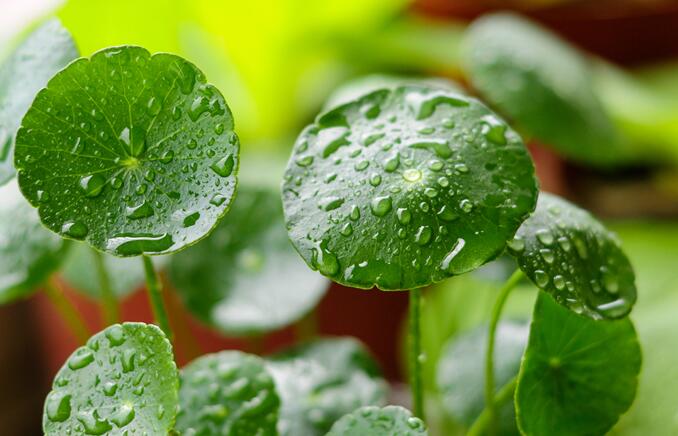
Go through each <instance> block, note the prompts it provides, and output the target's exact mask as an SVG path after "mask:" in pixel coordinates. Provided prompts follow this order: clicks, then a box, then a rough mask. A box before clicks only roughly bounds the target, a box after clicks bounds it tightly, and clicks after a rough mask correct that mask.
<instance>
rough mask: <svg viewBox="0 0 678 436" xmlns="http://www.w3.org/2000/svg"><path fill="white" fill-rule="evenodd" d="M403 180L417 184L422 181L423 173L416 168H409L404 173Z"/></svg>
mask: <svg viewBox="0 0 678 436" xmlns="http://www.w3.org/2000/svg"><path fill="white" fill-rule="evenodd" d="M403 179H405V180H406V181H408V182H411V183H413V182H416V181H419V180H421V171H419V170H418V169H416V168H408V169H406V170H405V171H404V172H403Z"/></svg>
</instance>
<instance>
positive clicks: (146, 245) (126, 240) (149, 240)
mask: <svg viewBox="0 0 678 436" xmlns="http://www.w3.org/2000/svg"><path fill="white" fill-rule="evenodd" d="M172 245H174V240H173V239H172V236H171V235H170V234H168V233H163V234H160V235H154V234H150V233H120V234H118V235H115V236H114V237H112V238H110V239H109V240H108V241H107V242H106V249H107V250H110V251H115V252H116V253H117V254H119V255H120V256H137V255H140V254H144V253H160V252H163V251H165V250H167V249H169V248H170V247H171V246H172Z"/></svg>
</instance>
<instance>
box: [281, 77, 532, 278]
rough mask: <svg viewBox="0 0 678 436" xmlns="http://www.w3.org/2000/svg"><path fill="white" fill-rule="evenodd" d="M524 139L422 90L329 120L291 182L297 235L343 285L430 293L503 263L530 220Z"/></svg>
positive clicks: (315, 132)
mask: <svg viewBox="0 0 678 436" xmlns="http://www.w3.org/2000/svg"><path fill="white" fill-rule="evenodd" d="M536 195H537V191H536V181H535V178H534V174H533V166H532V162H531V160H530V157H529V155H528V154H527V152H526V149H525V146H524V145H523V143H522V141H521V139H520V138H519V136H518V135H517V134H516V133H515V132H513V130H511V129H510V128H509V127H508V126H507V125H506V124H505V123H504V122H503V121H502V120H500V119H499V118H497V117H496V116H495V115H494V114H493V113H492V112H491V111H490V110H489V109H487V108H486V107H485V106H483V105H482V104H481V103H479V102H478V101H477V100H475V99H472V98H469V97H466V96H463V95H460V94H456V93H453V92H450V91H446V90H443V89H433V88H424V87H418V86H405V87H398V88H395V89H394V90H381V91H375V92H374V93H371V94H369V95H367V96H364V97H362V98H360V99H359V100H356V101H353V102H351V103H348V104H345V105H343V106H339V107H337V108H335V109H333V110H331V111H329V112H325V113H323V114H321V115H320V116H319V117H318V118H317V120H316V122H315V123H313V124H312V125H310V126H308V127H307V128H306V129H305V130H304V131H303V132H302V134H301V135H300V136H299V138H298V140H297V143H296V144H295V147H294V152H293V154H292V157H291V159H290V162H289V163H288V167H287V171H286V174H285V179H284V182H283V205H284V209H285V218H286V221H287V226H288V232H289V234H290V238H291V240H292V242H293V243H294V244H295V246H296V248H297V250H298V251H299V253H300V254H301V256H302V257H303V258H304V260H305V261H306V263H308V265H309V266H311V267H312V268H313V269H316V270H318V271H320V272H321V273H322V274H323V275H325V276H327V277H330V278H331V279H332V280H334V281H337V282H339V283H342V284H345V285H348V286H352V287H358V288H371V287H373V286H374V285H376V286H377V287H379V288H380V289H384V290H401V289H409V288H415V287H420V286H425V285H428V284H430V283H433V282H437V281H440V280H442V279H444V278H446V277H450V276H453V275H457V274H461V273H464V272H468V271H470V270H473V269H475V268H477V267H478V266H480V265H482V264H483V263H485V262H487V261H489V260H491V259H493V258H494V257H496V256H497V255H498V254H499V253H500V252H501V251H502V250H503V249H504V246H505V244H506V240H507V239H510V238H511V237H512V236H513V234H514V233H515V231H516V229H517V228H518V226H519V225H520V223H521V222H522V221H523V220H524V219H525V218H526V217H527V216H528V215H529V213H530V212H531V211H532V210H533V208H534V204H535V201H536Z"/></svg>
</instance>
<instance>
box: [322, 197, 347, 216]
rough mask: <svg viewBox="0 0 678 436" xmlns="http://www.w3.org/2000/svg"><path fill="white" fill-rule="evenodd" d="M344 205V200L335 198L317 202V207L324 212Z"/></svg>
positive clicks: (326, 198)
mask: <svg viewBox="0 0 678 436" xmlns="http://www.w3.org/2000/svg"><path fill="white" fill-rule="evenodd" d="M342 204H344V199H343V198H341V197H336V196H329V197H325V198H323V199H322V200H320V201H319V202H318V206H319V207H320V208H321V209H322V210H324V211H327V212H329V211H331V210H334V209H336V208H338V207H340V206H341V205H342Z"/></svg>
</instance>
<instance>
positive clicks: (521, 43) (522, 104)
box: [462, 13, 625, 164]
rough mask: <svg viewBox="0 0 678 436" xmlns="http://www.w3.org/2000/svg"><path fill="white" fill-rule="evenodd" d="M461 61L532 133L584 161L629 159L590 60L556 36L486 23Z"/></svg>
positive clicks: (469, 39) (472, 33)
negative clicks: (594, 80)
mask: <svg viewBox="0 0 678 436" xmlns="http://www.w3.org/2000/svg"><path fill="white" fill-rule="evenodd" d="M462 53H463V55H462V58H463V64H464V67H465V69H466V71H467V73H468V76H469V79H470V81H471V83H472V85H473V86H474V87H475V88H476V89H477V90H478V91H479V92H480V93H481V94H482V95H483V97H485V98H486V99H487V100H488V101H489V102H491V103H492V104H493V105H495V106H496V107H497V108H498V109H499V110H500V111H501V112H502V113H503V114H505V115H506V116H507V117H509V118H511V119H512V120H515V122H516V124H517V125H518V126H519V127H520V128H521V129H523V130H524V131H525V132H527V133H529V134H530V135H533V136H535V137H536V138H538V139H539V140H540V141H543V142H545V143H546V144H548V145H551V146H553V147H554V148H556V149H557V150H558V151H560V152H562V153H563V154H564V155H566V156H568V157H570V158H573V159H577V160H580V161H584V162H591V163H598V164H610V163H614V162H616V161H620V160H623V159H624V157H625V149H624V146H623V145H622V141H621V140H620V138H619V136H618V133H617V131H616V130H615V129H614V126H613V124H612V122H611V121H610V119H609V117H608V115H607V113H606V112H605V111H604V109H603V108H602V105H601V104H600V102H599V101H598V98H597V97H596V95H595V94H594V91H593V87H592V83H591V77H592V74H591V71H590V68H589V66H588V65H587V63H586V60H585V59H584V57H583V55H582V54H581V53H579V52H578V51H577V50H576V49H575V48H573V47H571V46H570V45H568V44H567V43H566V42H564V41H562V40H561V39H560V38H558V37H557V36H556V35H554V34H552V33H551V32H549V31H548V30H546V29H544V28H542V27H539V26H537V25H536V24H533V23H532V22H530V21H528V20H526V19H524V18H520V17H518V16H516V15H512V14H507V13H499V14H492V15H486V16H483V17H482V18H480V19H479V20H477V21H476V22H474V23H473V24H472V25H471V26H470V27H469V29H468V30H467V34H466V37H465V40H464V43H463V50H462Z"/></svg>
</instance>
